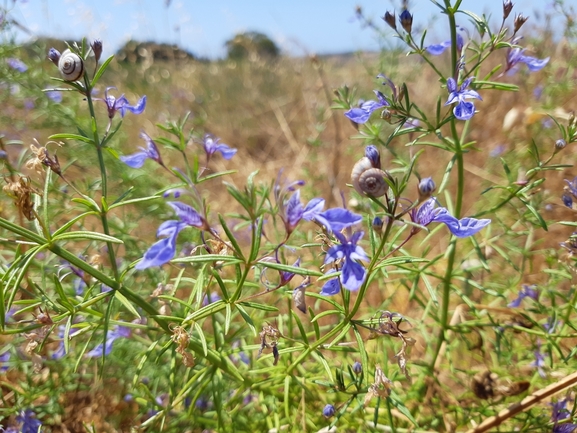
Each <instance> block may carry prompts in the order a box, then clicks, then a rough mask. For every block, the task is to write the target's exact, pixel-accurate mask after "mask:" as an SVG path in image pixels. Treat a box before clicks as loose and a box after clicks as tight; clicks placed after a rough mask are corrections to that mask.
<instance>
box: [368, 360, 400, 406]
mask: <svg viewBox="0 0 577 433" xmlns="http://www.w3.org/2000/svg"><path fill="white" fill-rule="evenodd" d="M392 387H393V382H391V380H390V379H389V378H388V377H387V376H385V373H383V370H382V369H381V366H380V365H377V366H375V381H374V383H373V384H372V385H371V386H369V392H367V395H366V396H365V401H364V405H365V406H366V405H367V404H368V403H369V402H370V401H371V400H372V398H373V397H381V398H387V397H388V396H389V395H391V388H392Z"/></svg>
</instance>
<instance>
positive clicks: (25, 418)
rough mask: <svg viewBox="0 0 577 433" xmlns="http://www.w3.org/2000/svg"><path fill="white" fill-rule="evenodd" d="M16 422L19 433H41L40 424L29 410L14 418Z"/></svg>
mask: <svg viewBox="0 0 577 433" xmlns="http://www.w3.org/2000/svg"><path fill="white" fill-rule="evenodd" d="M16 422H17V423H19V424H20V430H19V431H20V433H39V432H40V433H41V432H42V430H41V429H40V428H41V427H42V423H41V422H40V421H39V420H37V419H36V414H35V413H34V412H33V411H32V410H31V409H26V410H24V411H22V412H20V415H18V416H17V417H16Z"/></svg>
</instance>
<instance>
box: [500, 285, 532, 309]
mask: <svg viewBox="0 0 577 433" xmlns="http://www.w3.org/2000/svg"><path fill="white" fill-rule="evenodd" d="M525 298H531V299H533V300H534V301H537V300H538V299H539V292H538V291H537V286H536V285H532V286H529V285H527V284H523V285H522V286H521V290H519V296H517V298H516V299H514V300H513V301H511V302H510V303H509V304H508V305H507V307H510V308H518V307H520V306H521V301H522V300H523V299H525Z"/></svg>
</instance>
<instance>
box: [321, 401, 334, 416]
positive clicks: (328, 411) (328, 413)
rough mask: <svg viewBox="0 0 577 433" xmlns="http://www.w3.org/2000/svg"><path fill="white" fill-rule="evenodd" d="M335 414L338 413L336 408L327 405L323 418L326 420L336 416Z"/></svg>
mask: <svg viewBox="0 0 577 433" xmlns="http://www.w3.org/2000/svg"><path fill="white" fill-rule="evenodd" d="M335 412H336V410H335V407H334V406H333V405H332V404H327V405H326V406H325V407H324V408H323V416H324V417H326V418H330V417H332V416H334V414H335Z"/></svg>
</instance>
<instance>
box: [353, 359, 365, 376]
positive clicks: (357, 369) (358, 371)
mask: <svg viewBox="0 0 577 433" xmlns="http://www.w3.org/2000/svg"><path fill="white" fill-rule="evenodd" d="M353 371H354V372H355V374H361V373H362V372H363V364H361V363H360V362H359V361H357V362H355V363H354V364H353Z"/></svg>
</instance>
